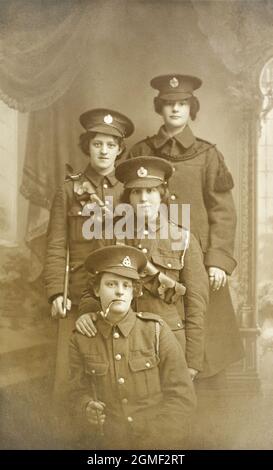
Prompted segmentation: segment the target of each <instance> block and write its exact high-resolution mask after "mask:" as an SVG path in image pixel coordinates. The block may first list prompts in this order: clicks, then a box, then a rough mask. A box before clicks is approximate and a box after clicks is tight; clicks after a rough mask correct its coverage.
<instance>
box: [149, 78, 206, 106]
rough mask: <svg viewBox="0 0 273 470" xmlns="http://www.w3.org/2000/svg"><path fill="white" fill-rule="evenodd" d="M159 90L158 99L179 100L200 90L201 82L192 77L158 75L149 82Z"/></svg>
mask: <svg viewBox="0 0 273 470" xmlns="http://www.w3.org/2000/svg"><path fill="white" fill-rule="evenodd" d="M150 84H151V86H152V87H153V88H155V89H156V90H159V94H158V98H161V99H163V100H181V99H187V98H190V97H191V96H193V91H194V90H196V89H197V88H200V86H201V85H202V80H200V78H197V77H193V76H192V75H180V74H173V75H160V76H158V77H155V78H153V79H152V80H151V82H150Z"/></svg>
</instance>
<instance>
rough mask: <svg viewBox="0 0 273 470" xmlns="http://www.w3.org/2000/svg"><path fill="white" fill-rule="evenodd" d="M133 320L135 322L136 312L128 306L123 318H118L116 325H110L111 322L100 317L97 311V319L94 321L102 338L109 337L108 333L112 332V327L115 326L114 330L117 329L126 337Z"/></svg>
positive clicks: (133, 323)
mask: <svg viewBox="0 0 273 470" xmlns="http://www.w3.org/2000/svg"><path fill="white" fill-rule="evenodd" d="M135 322H136V313H135V312H133V310H132V309H131V308H130V310H129V312H128V313H127V315H126V316H125V317H124V318H122V320H120V322H118V323H117V324H116V325H112V323H110V322H109V321H107V319H104V318H102V316H101V315H100V313H99V314H98V320H97V322H96V327H97V328H98V330H99V331H100V332H101V334H102V335H103V336H104V338H109V336H110V333H111V332H112V330H113V328H115V330H116V331H117V330H119V331H120V333H121V334H122V335H123V336H124V337H127V336H129V334H130V332H131V331H132V329H133V327H134V325H135Z"/></svg>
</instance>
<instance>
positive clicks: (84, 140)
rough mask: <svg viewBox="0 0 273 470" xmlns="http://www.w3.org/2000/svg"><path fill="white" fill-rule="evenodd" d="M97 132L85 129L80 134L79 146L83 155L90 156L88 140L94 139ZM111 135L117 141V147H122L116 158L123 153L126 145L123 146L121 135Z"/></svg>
mask: <svg viewBox="0 0 273 470" xmlns="http://www.w3.org/2000/svg"><path fill="white" fill-rule="evenodd" d="M97 134H99V132H91V131H86V132H84V133H83V134H81V135H80V138H79V147H80V149H81V150H82V152H83V153H85V155H88V156H90V150H89V145H90V140H92V139H94V138H95V137H96V135H97ZM109 135H110V134H109ZM112 137H113V138H114V139H115V140H116V141H117V143H118V145H119V147H120V148H121V149H122V152H121V153H120V154H119V155H118V157H117V159H118V158H120V157H121V155H122V154H123V153H124V151H125V148H126V147H125V144H124V140H123V139H122V137H118V136H115V135H113V136H112Z"/></svg>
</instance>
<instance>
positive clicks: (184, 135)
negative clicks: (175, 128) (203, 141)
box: [153, 125, 196, 149]
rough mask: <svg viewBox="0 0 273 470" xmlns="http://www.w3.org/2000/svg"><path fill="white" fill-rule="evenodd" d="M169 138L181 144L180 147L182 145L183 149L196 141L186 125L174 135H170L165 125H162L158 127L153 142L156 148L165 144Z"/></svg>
mask: <svg viewBox="0 0 273 470" xmlns="http://www.w3.org/2000/svg"><path fill="white" fill-rule="evenodd" d="M171 139H174V140H176V141H177V142H178V144H180V145H182V147H184V148H185V149H188V148H189V147H191V146H192V145H193V144H194V143H195V141H196V139H195V137H194V135H193V133H192V131H191V129H190V127H189V126H188V125H187V126H185V127H184V129H183V131H182V132H180V133H179V134H176V135H174V136H173V137H170V136H169V134H168V133H167V131H166V129H165V127H164V126H162V127H160V129H159V131H158V133H157V134H156V136H155V137H154V139H153V144H154V146H155V147H156V148H161V147H163V146H164V145H165V144H166V142H168V141H169V140H171Z"/></svg>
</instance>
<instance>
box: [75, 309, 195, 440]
mask: <svg viewBox="0 0 273 470" xmlns="http://www.w3.org/2000/svg"><path fill="white" fill-rule="evenodd" d="M96 327H97V330H98V332H97V335H96V336H94V337H92V338H89V337H87V336H83V335H81V334H79V333H77V332H75V333H74V334H73V336H72V338H71V342H70V369H71V374H70V384H71V392H70V393H71V395H70V397H71V401H72V404H73V406H74V407H75V410H76V415H78V416H80V418H81V421H82V422H85V423H86V426H87V427H86V435H88V436H90V437H89V440H90V444H91V443H92V444H93V445H94V433H95V429H94V428H93V432H92V425H91V424H88V422H87V420H86V406H87V404H88V402H89V401H90V400H92V399H94V387H95V391H96V395H97V399H98V400H100V401H102V402H104V403H105V404H106V407H105V414H106V421H105V423H104V435H105V436H104V439H103V442H102V443H101V446H102V448H106V449H107V448H110V449H115V448H118V449H122V448H125V449H138V448H139V449H153V448H155V449H160V448H161V449H163V448H164V449H169V448H170V449H171V448H179V447H181V445H182V444H183V438H185V437H186V436H187V434H188V424H189V420H190V417H191V415H192V413H193V410H194V407H195V394H194V391H193V386H192V383H191V380H190V377H189V374H188V371H187V365H186V362H185V359H184V356H183V354H181V349H180V347H179V344H178V343H177V341H176V339H175V338H174V336H173V333H172V332H171V331H170V329H169V327H168V326H167V325H166V324H165V323H164V322H163V321H162V320H160V318H159V317H158V316H157V315H154V314H150V313H138V314H136V313H135V312H133V311H132V310H130V311H129V312H128V314H127V315H126V316H125V317H124V318H123V319H122V320H121V321H120V322H119V323H117V324H116V325H112V324H111V323H109V322H108V321H107V320H105V319H103V318H102V317H101V316H100V315H99V318H98V320H97V323H96Z"/></svg>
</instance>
